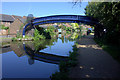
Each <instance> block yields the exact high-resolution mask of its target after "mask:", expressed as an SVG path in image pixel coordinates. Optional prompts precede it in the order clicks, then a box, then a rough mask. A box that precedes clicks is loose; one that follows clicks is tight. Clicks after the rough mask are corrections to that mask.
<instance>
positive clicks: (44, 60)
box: [0, 34, 76, 78]
mask: <svg viewBox="0 0 120 80" xmlns="http://www.w3.org/2000/svg"><path fill="white" fill-rule="evenodd" d="M74 35H75V34H73V35H72V34H69V35H67V36H62V35H59V36H57V37H56V38H55V39H50V40H40V41H28V42H10V45H9V46H7V47H4V48H2V50H3V51H2V54H0V55H2V77H3V78H49V77H50V76H51V75H52V74H53V73H55V72H56V71H59V66H58V64H59V63H60V61H61V60H62V61H63V60H64V61H66V60H67V59H68V56H69V51H71V52H72V48H73V47H72V46H73V45H74V43H75V37H74ZM75 36H76V35H75Z"/></svg>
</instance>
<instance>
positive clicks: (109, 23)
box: [85, 1, 120, 62]
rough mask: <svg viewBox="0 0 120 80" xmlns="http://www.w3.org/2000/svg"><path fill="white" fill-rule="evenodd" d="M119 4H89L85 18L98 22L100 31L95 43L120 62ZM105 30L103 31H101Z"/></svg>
mask: <svg viewBox="0 0 120 80" xmlns="http://www.w3.org/2000/svg"><path fill="white" fill-rule="evenodd" d="M119 5H120V1H119V2H89V3H88V5H87V6H86V9H85V14H86V16H91V17H94V18H96V19H98V20H99V23H100V24H102V25H103V26H100V29H102V31H97V32H99V33H100V34H101V36H100V37H97V38H96V39H95V41H96V42H97V43H98V44H99V45H100V46H101V47H102V48H103V49H104V50H105V51H107V52H108V53H109V54H110V55H111V56H112V57H113V58H114V59H116V60H118V61H119V62H120V52H119V49H120V46H119V45H120V9H119ZM104 29H106V30H105V31H103V30H104Z"/></svg>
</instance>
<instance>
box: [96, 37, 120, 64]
mask: <svg viewBox="0 0 120 80" xmlns="http://www.w3.org/2000/svg"><path fill="white" fill-rule="evenodd" d="M94 40H95V42H96V43H97V44H98V45H99V46H100V47H102V49H103V50H105V51H107V52H108V53H109V54H110V55H111V56H112V57H113V58H114V59H115V60H117V61H118V62H119V63H120V51H119V50H120V46H119V45H118V46H116V45H111V44H107V43H105V42H104V41H103V40H101V39H94Z"/></svg>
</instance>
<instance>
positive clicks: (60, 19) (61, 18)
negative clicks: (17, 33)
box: [23, 15, 98, 37]
mask: <svg viewBox="0 0 120 80" xmlns="http://www.w3.org/2000/svg"><path fill="white" fill-rule="evenodd" d="M48 23H87V24H98V21H97V20H96V19H94V18H92V17H88V16H81V15H54V16H46V17H39V18H35V19H33V20H31V23H28V24H27V25H25V27H24V28H23V37H24V36H25V29H26V28H27V26H29V25H30V24H32V25H33V26H34V25H41V24H48Z"/></svg>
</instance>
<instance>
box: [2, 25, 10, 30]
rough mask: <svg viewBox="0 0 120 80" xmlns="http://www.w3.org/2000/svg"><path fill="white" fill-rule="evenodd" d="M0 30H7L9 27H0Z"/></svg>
mask: <svg viewBox="0 0 120 80" xmlns="http://www.w3.org/2000/svg"><path fill="white" fill-rule="evenodd" d="M1 29H4V30H8V29H9V27H5V26H4V25H1Z"/></svg>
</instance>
